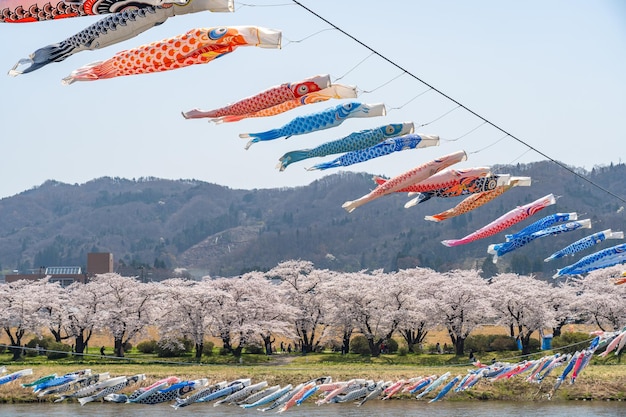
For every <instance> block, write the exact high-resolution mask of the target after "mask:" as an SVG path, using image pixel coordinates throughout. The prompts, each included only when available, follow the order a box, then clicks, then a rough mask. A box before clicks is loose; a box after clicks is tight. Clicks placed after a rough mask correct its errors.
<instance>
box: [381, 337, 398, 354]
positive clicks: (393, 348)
mask: <svg viewBox="0 0 626 417" xmlns="http://www.w3.org/2000/svg"><path fill="white" fill-rule="evenodd" d="M384 343H385V350H386V353H396V352H397V351H398V342H396V341H395V339H387V340H386V341H385V342H384Z"/></svg>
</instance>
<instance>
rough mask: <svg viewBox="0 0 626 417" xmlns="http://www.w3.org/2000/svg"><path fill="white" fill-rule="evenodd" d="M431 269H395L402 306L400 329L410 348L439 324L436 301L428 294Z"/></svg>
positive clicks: (422, 339) (399, 331)
mask: <svg viewBox="0 0 626 417" xmlns="http://www.w3.org/2000/svg"><path fill="white" fill-rule="evenodd" d="M432 274H435V272H434V271H433V270H431V269H426V268H413V269H405V270H400V271H398V272H396V273H395V280H394V282H395V283H396V286H397V287H396V292H397V297H399V299H398V303H399V304H400V303H401V304H402V309H401V311H399V314H398V322H399V323H398V333H400V334H401V335H402V337H403V338H404V340H405V342H406V344H407V347H408V349H409V351H414V346H416V345H418V346H419V345H421V344H422V342H423V341H424V339H426V336H427V335H428V332H429V331H430V330H432V329H433V328H435V327H436V326H437V318H436V316H435V314H434V307H435V306H434V302H433V300H432V299H431V298H430V296H428V291H427V289H428V288H429V287H430V283H429V282H428V280H429V277H430V276H431V275H432Z"/></svg>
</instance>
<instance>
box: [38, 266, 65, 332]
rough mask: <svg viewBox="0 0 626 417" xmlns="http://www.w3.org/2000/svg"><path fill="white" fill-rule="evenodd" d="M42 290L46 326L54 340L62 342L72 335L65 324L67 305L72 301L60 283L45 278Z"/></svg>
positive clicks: (42, 305) (42, 307)
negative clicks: (68, 332)
mask: <svg viewBox="0 0 626 417" xmlns="http://www.w3.org/2000/svg"><path fill="white" fill-rule="evenodd" d="M41 284H42V285H43V288H42V291H41V299H40V301H41V311H42V314H43V315H44V319H45V321H46V326H47V327H48V329H49V330H50V333H51V334H52V337H54V341H55V342H57V343H61V342H62V341H63V340H66V339H69V338H70V337H71V336H70V335H68V334H67V332H66V329H65V324H66V320H67V314H66V311H65V307H66V306H67V305H68V304H69V303H70V300H69V298H68V294H67V291H66V290H65V289H64V288H61V285H60V284H59V283H52V282H50V281H48V279H47V278H46V279H44V280H43V281H42V282H41Z"/></svg>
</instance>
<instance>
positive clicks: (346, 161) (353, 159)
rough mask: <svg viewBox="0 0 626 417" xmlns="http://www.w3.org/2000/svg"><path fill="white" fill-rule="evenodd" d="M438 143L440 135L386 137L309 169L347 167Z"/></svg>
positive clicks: (414, 134) (415, 134) (413, 134)
mask: <svg viewBox="0 0 626 417" xmlns="http://www.w3.org/2000/svg"><path fill="white" fill-rule="evenodd" d="M438 145H439V136H435V135H423V134H417V133H412V134H408V135H404V136H400V137H397V138H391V139H386V140H385V141H384V142H381V143H378V144H376V145H374V146H370V147H369V148H365V149H360V150H357V151H352V152H348V153H346V154H344V155H342V156H340V157H339V158H336V159H334V160H332V161H330V162H323V163H321V164H317V165H313V166H312V167H311V168H308V169H307V170H308V171H314V170H316V169H319V170H325V169H329V168H337V167H340V166H344V167H347V166H350V165H353V164H358V163H360V162H365V161H369V160H370V159H374V158H378V157H381V156H385V155H389V154H390V153H393V152H400V151H404V150H406V149H420V148H426V147H429V146H438Z"/></svg>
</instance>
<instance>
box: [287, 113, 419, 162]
mask: <svg viewBox="0 0 626 417" xmlns="http://www.w3.org/2000/svg"><path fill="white" fill-rule="evenodd" d="M408 133H413V122H406V123H392V124H388V125H384V126H380V127H376V128H374V129H366V130H360V131H358V132H353V133H350V134H349V135H348V136H346V137H343V138H341V139H337V140H333V141H331V142H326V143H323V144H321V145H319V146H318V147H316V148H313V149H300V150H297V151H291V152H287V153H286V154H284V155H283V156H281V157H280V159H279V163H278V165H277V166H276V168H278V169H279V170H280V171H284V170H285V168H287V166H289V165H290V164H293V163H294V162H298V161H302V160H304V159H308V158H315V157H320V156H326V155H333V154H337V153H344V152H350V151H356V150H359V149H365V148H369V147H370V146H374V145H376V144H378V143H380V142H382V141H384V140H385V139H389V138H394V137H396V136H401V135H406V134H408Z"/></svg>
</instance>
